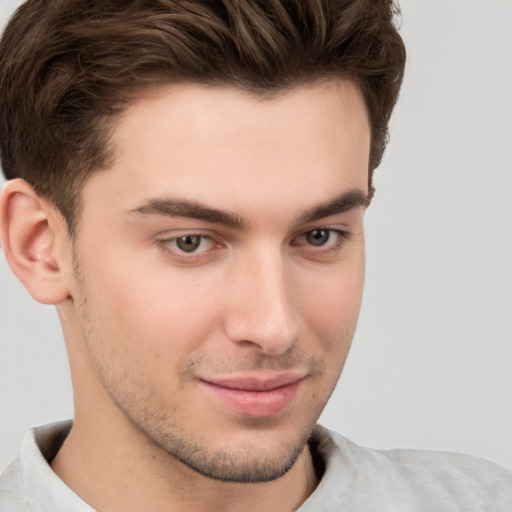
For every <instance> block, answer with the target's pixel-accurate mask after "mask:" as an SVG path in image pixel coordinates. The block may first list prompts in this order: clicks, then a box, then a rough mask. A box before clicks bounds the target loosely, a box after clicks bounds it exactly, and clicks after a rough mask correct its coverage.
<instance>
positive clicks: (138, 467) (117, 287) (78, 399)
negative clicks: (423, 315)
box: [2, 81, 370, 511]
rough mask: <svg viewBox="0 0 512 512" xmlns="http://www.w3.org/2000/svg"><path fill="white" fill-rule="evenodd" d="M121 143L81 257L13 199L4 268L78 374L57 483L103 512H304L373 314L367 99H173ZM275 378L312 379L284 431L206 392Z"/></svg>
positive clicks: (285, 415)
mask: <svg viewBox="0 0 512 512" xmlns="http://www.w3.org/2000/svg"><path fill="white" fill-rule="evenodd" d="M112 143H113V144H114V148H115V151H116V158H115V162H114V164H113V166H112V167H111V168H110V169H108V170H106V171H101V172H98V173H95V174H94V175H92V177H91V178H90V179H89V180H88V181H87V182H86V184H85V186H84V189H83V194H82V208H81V210H80V219H79V222H78V226H77V238H76V241H75V242H72V241H70V240H69V239H68V238H67V236H66V232H65V224H64V221H63V220H62V218H61V217H60V216H59V214H58V212H57V211H56V210H55V209H54V208H53V207H52V205H50V204H48V203H47V202H45V201H44V200H43V199H42V198H39V197H38V196H37V195H36V194H35V193H33V191H31V189H30V187H28V185H26V184H25V183H24V182H21V180H14V182H11V183H9V184H8V185H7V186H6V188H5V190H4V191H3V196H2V212H3V217H4V222H3V224H4V229H3V232H4V235H3V236H4V245H5V247H6V255H7V256H8V259H9V261H10V262H11V265H12V266H13V269H14V270H15V272H17V273H18V275H19V277H20V279H22V281H24V283H25V285H26V286H27V288H28V289H29V291H30V292H31V293H32V295H33V296H34V297H35V298H36V299H37V300H40V301H41V302H46V303H54V304H57V305H58V311H59V315H60V318H61V322H62V326H63V330H64V335H65V339H66V344H67V350H68V354H69V359H70V365H71V373H72V379H73V388H74V395H75V396H74V398H75V419H74V425H73V428H72V430H71V432H70V435H69V436H68V438H67V440H66V441H65V443H64V445H63V447H62V448H61V450H60V452H59V453H58V455H57V457H56V458H55V459H54V461H53V462H52V468H53V469H54V471H55V472H56V473H57V474H58V475H59V476H60V477H61V478H62V479H63V480H64V482H66V483H67V484H68V485H69V486H70V487H71V488H72V489H73V490H74V491H75V492H76V493H77V494H78V495H79V496H81V497H82V498H83V499H84V500H85V501H86V502H87V503H89V504H90V505H91V506H93V507H95V508H97V509H98V510H99V511H102V510H108V511H117V510H119V511H121V510H123V511H136V510H153V511H160V510H173V511H174V510H177V511H178V510H198V511H202V510H204V511H207V510H208V511H213V510H225V511H229V510H243V509H251V510H256V511H257V510H265V511H272V510H281V511H282V510H284V508H283V506H286V507H289V510H295V509H296V508H297V507H298V506H299V505H300V504H301V503H302V502H303V501H304V500H305V499H307V497H308V496H309V495H310V494H311V492H312V491H313V490H314V488H315V486H316V483H317V481H316V475H315V472H314V469H313V464H312V460H311V454H310V452H309V449H308V446H307V439H308V437H309V435H310V433H311V431H312V429H313V427H314V425H315V423H316V421H317V419H318V416H319V415H320V413H321V411H322V409H323V408H324V406H325V404H326V402H327V400H328V398H329V396H330V394H331V393H332V391H333V389H334V386H335V385H336V382H337V380H338V377H339V374H340V372H341V370H342V367H343V364H344V362H345V359H346V357H347V354H348V351H349V347H350V343H351V340H352V337H353V333H354V330H355V326H356V322H357V317H358V313H359V307H360V301H361V295H362V287H363V278H364V229H363V214H364V210H365V198H366V197H367V194H368V189H367V172H368V154H369V145H370V129H369V124H368V119H367V114H366V109H365V106H364V101H363V99H362V96H361V94H360V92H359V91H358V89H357V88H356V87H355V86H354V85H353V84H352V83H350V82H346V81H336V82H330V83H315V84H313V85H309V86H301V87H297V88H295V89H292V90H290V91H286V92H283V93H281V94H280V95H278V96H277V97H273V98H259V97H254V96H251V95H248V94H245V93H242V92H239V91H236V90H234V89H230V88H228V87H217V88H212V87H201V86H196V85H190V84H184V85H173V86H168V87H165V88H161V89H159V90H156V91H152V92H151V93H148V94H146V95H145V96H144V97H143V98H142V99H139V100H138V101H137V102H136V103H135V104H134V105H132V106H131V107H130V108H129V109H128V110H127V112H126V113H125V114H124V115H123V116H122V118H121V119H120V121H119V123H118V124H117V126H116V127H115V130H114V135H113V141H112ZM333 205H334V206H333ZM23 218H26V219H28V220H26V221H20V220H19V219H23ZM15 219H18V220H15ZM30 219H31V221H30ZM36 224H37V229H36ZM7 225H9V227H5V226H7ZM16 233H18V234H17V235H16ZM19 233H22V234H19ZM29 233H30V236H29ZM186 236H188V237H189V238H181V237H186ZM16 237H17V238H16ZM183 248H185V249H186V250H183ZM189 249H192V250H191V252H187V250H189ZM17 258H18V260H20V261H21V259H22V258H25V259H24V260H23V261H24V263H23V264H21V263H20V262H19V261H18V260H17ZM282 375H285V376H289V375H295V376H299V377H300V379H299V380H298V383H297V384H296V386H295V387H294V391H293V393H292V398H291V399H290V400H289V401H288V402H286V404H285V406H284V407H281V408H278V410H277V412H274V411H270V412H269V410H267V409H265V405H264V406H263V409H262V413H261V414H260V413H259V412H258V410H256V412H255V411H254V410H253V411H252V412H251V413H250V414H245V413H243V412H240V411H239V410H238V409H236V407H235V408H234V407H233V405H232V404H231V403H230V402H229V403H226V402H225V401H223V400H222V399H220V398H219V394H218V393H217V391H216V389H214V386H213V387H212V385H211V382H213V381H217V380H218V379H221V380H222V379H232V378H235V379H237V382H239V381H240V380H241V379H242V380H243V379H247V378H249V380H250V381H251V382H254V381H258V382H260V381H261V382H266V381H268V379H273V378H275V377H276V376H282ZM249 482H251V483H249ZM283 504H286V505H283Z"/></svg>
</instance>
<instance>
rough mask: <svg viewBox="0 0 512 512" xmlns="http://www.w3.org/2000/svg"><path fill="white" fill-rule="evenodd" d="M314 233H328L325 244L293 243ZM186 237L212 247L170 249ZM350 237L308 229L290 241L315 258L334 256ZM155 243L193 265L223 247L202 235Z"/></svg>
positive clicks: (349, 235) (338, 232) (334, 231)
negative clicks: (190, 249)
mask: <svg viewBox="0 0 512 512" xmlns="http://www.w3.org/2000/svg"><path fill="white" fill-rule="evenodd" d="M315 231H318V232H320V231H325V232H328V234H329V236H328V238H327V241H326V243H325V244H323V245H318V246H315V245H312V244H307V243H304V244H302V243H297V242H295V240H301V239H304V238H305V237H307V236H308V235H311V234H312V233H314V232H315ZM332 235H336V239H335V240H334V241H333V242H330V240H331V238H332ZM186 237H199V238H201V241H200V244H203V243H204V242H205V241H210V243H211V246H212V247H211V248H209V249H206V250H205V251H201V252H196V251H195V250H194V251H191V252H186V251H183V250H182V249H179V248H176V247H175V248H171V245H172V244H176V243H177V242H178V240H180V239H184V238H186ZM350 237H351V234H350V233H349V232H348V231H344V230H341V229H335V228H327V227H320V228H314V229H309V230H308V231H306V232H304V233H302V234H300V235H299V236H297V237H295V238H294V239H293V240H292V243H291V245H292V246H294V247H300V246H301V245H303V246H304V247H306V248H307V249H306V250H307V251H308V252H309V253H310V254H312V255H313V256H317V257H322V256H330V255H335V254H336V253H337V252H339V250H340V249H341V248H342V247H343V246H344V245H345V243H346V242H347V241H348V240H350ZM157 243H158V245H159V246H161V247H162V249H163V250H164V251H165V252H167V253H170V254H171V255H172V257H173V258H175V259H178V260H181V261H183V262H188V263H194V262H195V261H196V260H204V259H205V258H208V256H212V255H213V254H212V251H215V246H216V247H217V249H221V248H222V247H224V245H223V244H221V243H218V242H215V240H214V239H213V238H212V237H211V236H208V235H205V234H204V233H184V234H183V235H180V236H175V237H171V238H165V239H162V240H158V241H157ZM199 247H200V246H199Z"/></svg>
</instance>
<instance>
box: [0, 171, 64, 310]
mask: <svg viewBox="0 0 512 512" xmlns="http://www.w3.org/2000/svg"><path fill="white" fill-rule="evenodd" d="M0 221H1V228H2V230H1V231H2V245H3V249H4V252H5V256H6V259H7V261H8V263H9V265H10V267H11V269H12V270H13V272H14V273H15V274H16V276H17V277H18V279H19V280H20V281H21V282H22V283H23V285H24V286H25V288H26V289H27V290H28V292H29V293H30V295H31V296H32V297H33V298H34V299H35V300H36V301H38V302H41V303H43V304H58V303H60V302H62V301H63V300H65V299H67V298H68V297H69V289H68V286H67V279H66V278H67V276H68V275H69V272H68V270H69V269H68V266H69V263H68V262H69V260H70V258H69V257H68V256H67V254H66V253H67V248H68V247H69V245H70V242H69V240H67V238H68V237H67V233H66V228H65V224H64V221H63V220H61V219H59V215H58V214H57V210H56V209H55V207H53V206H52V205H51V204H50V203H48V201H46V200H45V199H43V198H41V197H40V196H38V195H37V194H36V192H35V191H34V189H33V188H32V187H31V186H30V185H29V184H28V183H27V182H26V181H24V180H21V179H15V180H11V181H8V182H7V183H6V184H5V185H4V187H3V189H2V193H1V195H0ZM63 242H64V243H63Z"/></svg>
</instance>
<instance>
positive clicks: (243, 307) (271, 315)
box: [225, 249, 299, 356]
mask: <svg viewBox="0 0 512 512" xmlns="http://www.w3.org/2000/svg"><path fill="white" fill-rule="evenodd" d="M229 282H230V286H229V290H230V293H229V297H227V301H228V306H227V316H226V323H225V329H226V333H227V336H228V337H229V339H230V340H231V341H233V342H235V343H238V344H242V345H248V346H250V345H253V346H256V347H257V348H258V350H260V351H261V352H262V353H264V354H266V355H269V356H276V355H279V354H282V353H284V352H286V351H287V350H288V349H289V348H290V347H291V346H293V345H294V344H295V343H296V341H297V338H298V332H299V315H298V312H297V310H296V307H295V304H294V297H293V290H292V282H291V276H290V271H289V269H287V268H286V265H285V262H284V261H283V255H282V254H281V251H279V250H270V249H266V250H265V249H263V250H260V251H258V253H257V254H253V255H252V257H250V258H247V259H245V260H244V261H243V262H239V264H238V265H237V266H236V269H234V270H233V269H232V273H231V275H230V277H229Z"/></svg>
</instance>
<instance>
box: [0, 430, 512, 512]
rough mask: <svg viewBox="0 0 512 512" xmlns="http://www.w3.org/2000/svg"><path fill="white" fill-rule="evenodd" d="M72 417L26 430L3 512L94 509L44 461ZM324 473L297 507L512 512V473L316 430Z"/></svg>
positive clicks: (302, 511) (2, 496) (4, 490)
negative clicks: (368, 444) (360, 443)
mask: <svg viewBox="0 0 512 512" xmlns="http://www.w3.org/2000/svg"><path fill="white" fill-rule="evenodd" d="M70 428H71V422H63V423H55V424H52V425H48V426H45V427H39V428H36V429H32V430H30V431H29V432H27V434H26V436H25V438H24V440H23V444H22V447H21V452H20V456H19V458H18V459H17V460H16V461H15V462H13V463H12V464H11V465H10V466H9V467H8V468H7V469H6V470H5V472H4V473H3V475H2V476H1V477H0V511H1V512H71V511H72V512H94V509H93V508H92V507H90V506H89V505H87V504H86V503H85V502H84V501H83V500H82V499H81V498H79V497H78V496H77V495H76V494H75V493H74V492H73V491H72V490H71V489H70V488H69V487H67V486H66V484H65V483H64V482H63V481H62V480H60V478H59V477H58V476H57V475H56V474H55V473H54V472H53V471H52V469H51V468H50V465H49V463H48V461H49V460H51V459H52V458H53V457H54V456H55V455H56V453H57V451H58V450H59V448H60V446H61V444H62V442H63V441H64V439H65V437H66V436H67V434H68V432H69V429H70ZM310 445H311V450H312V453H313V459H314V460H315V465H316V466H317V467H318V468H320V471H322V470H323V475H322V478H321V480H320V482H319V484H318V486H317V488H316V489H315V491H314V492H313V494H312V495H311V496H310V497H309V498H308V499H307V500H306V501H305V502H304V503H303V504H302V506H301V507H300V508H299V509H298V512H400V511H403V512H452V511H453V512H455V511H459V512H476V511H479V512H512V471H509V470H507V469H504V468H501V467H500V466H497V465H495V464H492V463H491V462H487V461H484V460H481V459H478V458H475V457H471V456H468V455H460V454H456V453H447V452H432V451H420V450H383V451H381V450H372V449H369V448H363V447H361V446H358V445H356V444H354V443H352V442H351V441H349V440H348V439H346V438H344V437H343V436H341V435H339V434H336V433H334V432H330V431H328V430H327V429H324V428H323V427H320V426H318V427H316V429H315V431H314V432H313V435H312V437H311V440H310Z"/></svg>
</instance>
